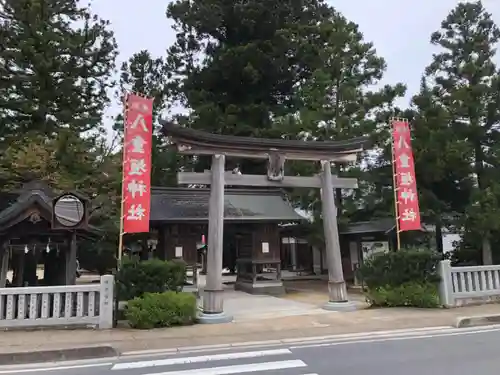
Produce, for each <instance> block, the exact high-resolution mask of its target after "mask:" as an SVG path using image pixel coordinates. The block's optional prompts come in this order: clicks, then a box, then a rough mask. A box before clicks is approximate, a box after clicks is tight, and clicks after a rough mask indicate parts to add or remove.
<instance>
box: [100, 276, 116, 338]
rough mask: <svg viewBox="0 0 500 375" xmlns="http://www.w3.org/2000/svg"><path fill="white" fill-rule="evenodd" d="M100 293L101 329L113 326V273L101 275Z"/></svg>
mask: <svg viewBox="0 0 500 375" xmlns="http://www.w3.org/2000/svg"><path fill="white" fill-rule="evenodd" d="M100 285H101V289H100V291H99V292H100V293H99V329H111V328H113V287H114V277H113V275H103V276H101V284H100Z"/></svg>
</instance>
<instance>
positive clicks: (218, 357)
mask: <svg viewBox="0 0 500 375" xmlns="http://www.w3.org/2000/svg"><path fill="white" fill-rule="evenodd" d="M285 354H292V352H291V351H290V350H289V349H275V350H261V351H255V352H239V353H224V354H213V355H203V356H198V357H181V358H167V359H159V360H155V361H140V362H125V363H117V364H115V365H114V366H113V367H112V368H111V370H130V369H138V368H145V367H157V366H172V365H185V364H188V363H201V362H212V361H227V360H234V359H245V358H258V357H265V356H271V355H285Z"/></svg>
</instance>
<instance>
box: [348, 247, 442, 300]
mask: <svg viewBox="0 0 500 375" xmlns="http://www.w3.org/2000/svg"><path fill="white" fill-rule="evenodd" d="M441 259H442V256H441V255H440V254H437V253H434V252H432V251H429V250H419V249H402V250H400V251H396V252H388V253H383V254H377V255H375V256H373V257H371V258H370V259H367V260H366V261H365V262H364V264H363V265H362V266H361V267H360V268H359V270H358V276H359V278H360V279H361V280H362V281H363V283H364V285H365V286H366V295H367V298H368V300H369V301H370V302H371V303H372V305H376V306H391V307H393V306H413V307H436V306H438V305H439V298H438V292H437V291H438V288H437V285H438V283H439V281H440V277H439V274H438V265H439V261H440V260H441Z"/></svg>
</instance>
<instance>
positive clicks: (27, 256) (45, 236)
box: [0, 181, 98, 288]
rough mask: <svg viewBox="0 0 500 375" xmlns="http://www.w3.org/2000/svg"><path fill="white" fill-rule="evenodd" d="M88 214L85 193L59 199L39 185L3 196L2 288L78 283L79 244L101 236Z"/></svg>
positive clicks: (0, 215)
mask: <svg viewBox="0 0 500 375" xmlns="http://www.w3.org/2000/svg"><path fill="white" fill-rule="evenodd" d="M88 209H89V202H88V200H87V199H86V198H85V197H83V196H81V195H80V194H78V193H75V192H72V193H65V194H62V195H58V194H56V193H55V192H54V191H53V190H52V189H51V188H50V187H49V186H48V185H47V184H45V183H44V182H40V181H31V182H28V183H26V184H25V185H24V186H23V187H22V188H21V189H19V190H18V191H12V192H9V193H2V194H0V288H1V287H5V286H38V285H72V284H75V282H76V267H77V242H78V239H79V238H95V237H96V236H98V232H97V230H95V229H92V228H89V227H88V226H87V225H86V221H87V219H88ZM42 264H43V274H44V276H43V278H42V279H39V278H38V276H37V269H39V265H42ZM10 270H11V271H12V278H11V279H10V280H9V279H8V274H9V273H10V272H9V271H10Z"/></svg>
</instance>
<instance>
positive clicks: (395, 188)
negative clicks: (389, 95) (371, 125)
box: [391, 118, 401, 250]
mask: <svg viewBox="0 0 500 375" xmlns="http://www.w3.org/2000/svg"><path fill="white" fill-rule="evenodd" d="M395 121H396V119H395V118H392V119H391V154H392V163H391V165H392V188H393V189H392V190H393V192H394V216H395V218H396V250H399V249H401V236H400V232H399V207H398V186H397V185H398V183H397V175H396V159H395V152H394V129H393V128H394V122H395Z"/></svg>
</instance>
